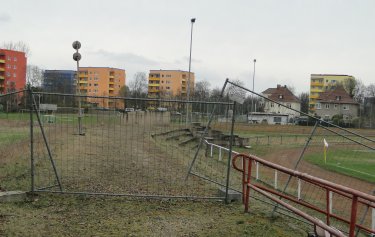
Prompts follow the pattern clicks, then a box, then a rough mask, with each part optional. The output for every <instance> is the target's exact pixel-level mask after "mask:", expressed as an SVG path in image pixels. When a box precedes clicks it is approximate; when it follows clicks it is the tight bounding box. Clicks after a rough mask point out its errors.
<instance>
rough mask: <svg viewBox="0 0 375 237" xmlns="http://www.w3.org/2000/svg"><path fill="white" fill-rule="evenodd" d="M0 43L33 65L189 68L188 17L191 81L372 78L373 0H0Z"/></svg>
mask: <svg viewBox="0 0 375 237" xmlns="http://www.w3.org/2000/svg"><path fill="white" fill-rule="evenodd" d="M0 6H1V8H0V35H1V37H0V43H2V42H8V41H24V42H26V43H27V44H28V45H29V46H30V48H31V55H30V57H29V59H28V62H29V63H30V64H34V65H38V66H40V67H41V68H43V69H75V62H74V61H73V59H72V54H73V48H72V46H71V44H72V42H73V41H74V40H79V41H81V43H82V48H81V54H82V60H81V65H82V66H109V67H118V68H123V69H125V70H126V74H127V81H129V79H132V78H133V75H134V74H135V73H136V72H138V71H143V72H147V73H148V71H149V70H150V69H177V70H178V69H179V70H186V71H187V70H188V66H189V63H188V59H189V43H190V18H192V17H195V18H197V20H196V23H195V24H194V32H193V53H192V58H193V60H192V71H193V72H195V74H196V80H197V81H199V80H207V81H209V82H210V83H211V87H222V85H223V83H224V81H225V78H230V79H236V80H241V81H243V82H244V83H245V86H247V87H249V88H250V89H251V88H252V76H253V59H254V58H256V60H257V63H256V72H255V91H257V92H261V91H263V90H265V89H267V88H269V87H276V85H277V84H282V85H284V84H286V85H292V86H294V87H295V89H296V91H297V93H299V92H302V91H308V90H309V80H310V74H312V73H332V74H349V75H353V76H355V77H356V78H359V79H360V80H362V81H363V82H364V84H366V85H368V84H370V83H375V58H374V57H375V1H373V0H358V1H354V0H305V1H304V0H282V1H281V0H259V1H253V0H243V1H239V0H238V1H236V0H226V1H224V0H207V1H204V0H190V1H180V0H174V1H172V0H164V1H163V0H154V1H152V0H149V1H146V0H134V1H129V0H106V1H102V0H101V1H97V0H85V1H83V0H82V1H79V0H60V1H57V0H12V1H9V0H0Z"/></svg>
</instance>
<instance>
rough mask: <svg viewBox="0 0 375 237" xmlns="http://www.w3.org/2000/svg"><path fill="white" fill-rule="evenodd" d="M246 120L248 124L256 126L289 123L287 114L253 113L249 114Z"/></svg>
mask: <svg viewBox="0 0 375 237" xmlns="http://www.w3.org/2000/svg"><path fill="white" fill-rule="evenodd" d="M247 118H248V121H249V123H256V124H272V125H285V124H288V122H289V115H287V114H276V113H262V112H253V113H249V114H248V116H247Z"/></svg>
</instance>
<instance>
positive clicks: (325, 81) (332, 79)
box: [309, 74, 355, 114]
mask: <svg viewBox="0 0 375 237" xmlns="http://www.w3.org/2000/svg"><path fill="white" fill-rule="evenodd" d="M348 79H355V78H354V77H353V76H350V75H341V74H311V79H310V98H309V112H310V113H312V114H313V113H315V112H316V103H317V98H319V96H320V94H321V93H322V92H325V91H329V90H334V89H335V88H336V87H337V86H338V85H339V84H342V83H344V82H345V81H346V80H348Z"/></svg>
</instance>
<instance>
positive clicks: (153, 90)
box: [148, 89, 160, 93]
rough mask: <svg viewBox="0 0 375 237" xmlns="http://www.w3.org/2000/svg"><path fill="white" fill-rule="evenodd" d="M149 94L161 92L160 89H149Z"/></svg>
mask: <svg viewBox="0 0 375 237" xmlns="http://www.w3.org/2000/svg"><path fill="white" fill-rule="evenodd" d="M148 92H149V93H150V92H151V93H156V92H160V90H159V89H148Z"/></svg>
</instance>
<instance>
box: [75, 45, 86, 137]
mask: <svg viewBox="0 0 375 237" xmlns="http://www.w3.org/2000/svg"><path fill="white" fill-rule="evenodd" d="M72 46H73V49H75V50H76V52H75V53H74V54H73V60H74V61H76V62H77V94H78V134H79V135H85V133H84V132H83V129H82V111H81V96H80V95H81V88H80V87H79V60H81V58H82V56H81V54H80V53H79V52H78V49H80V48H81V43H80V42H79V41H74V42H73V44H72Z"/></svg>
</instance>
